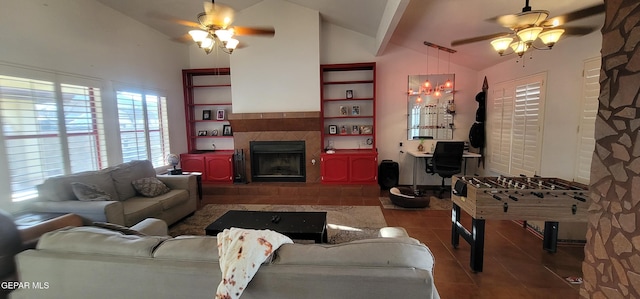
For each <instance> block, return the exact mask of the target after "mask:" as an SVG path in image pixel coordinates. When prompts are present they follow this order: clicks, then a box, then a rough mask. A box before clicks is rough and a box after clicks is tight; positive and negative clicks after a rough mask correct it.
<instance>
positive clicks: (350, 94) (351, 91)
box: [346, 89, 353, 99]
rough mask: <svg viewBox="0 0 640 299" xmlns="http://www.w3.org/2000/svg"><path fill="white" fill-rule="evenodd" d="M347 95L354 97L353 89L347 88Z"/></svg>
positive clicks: (349, 97) (350, 97)
mask: <svg viewBox="0 0 640 299" xmlns="http://www.w3.org/2000/svg"><path fill="white" fill-rule="evenodd" d="M346 97H347V99H353V90H351V89H347V92H346Z"/></svg>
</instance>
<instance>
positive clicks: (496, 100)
mask: <svg viewBox="0 0 640 299" xmlns="http://www.w3.org/2000/svg"><path fill="white" fill-rule="evenodd" d="M492 94H493V101H491V105H492V108H491V117H490V123H489V131H488V132H490V136H489V144H488V149H489V155H490V161H491V163H490V165H491V169H492V170H493V171H496V172H499V173H504V174H506V173H509V153H510V151H511V119H512V117H513V93H512V92H511V91H510V90H509V89H508V88H506V87H505V86H500V85H498V86H496V88H494V89H493V93H492Z"/></svg>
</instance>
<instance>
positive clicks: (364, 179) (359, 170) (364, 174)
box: [320, 152, 378, 184]
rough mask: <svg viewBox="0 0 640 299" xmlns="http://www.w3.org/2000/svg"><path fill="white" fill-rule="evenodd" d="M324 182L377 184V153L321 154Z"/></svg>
mask: <svg viewBox="0 0 640 299" xmlns="http://www.w3.org/2000/svg"><path fill="white" fill-rule="evenodd" d="M320 172H321V175H322V182H323V183H326V184H376V183H377V181H378V155H377V154H376V153H370V152H366V153H356V152H342V153H335V154H322V155H321V156H320Z"/></svg>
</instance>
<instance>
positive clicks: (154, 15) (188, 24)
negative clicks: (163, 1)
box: [147, 12, 201, 28]
mask: <svg viewBox="0 0 640 299" xmlns="http://www.w3.org/2000/svg"><path fill="white" fill-rule="evenodd" d="M147 15H148V16H150V17H152V18H155V19H159V20H162V21H169V22H172V23H176V24H180V25H182V26H186V27H192V28H200V27H201V26H200V24H198V23H196V22H192V21H187V20H183V19H178V18H176V17H174V16H171V15H168V14H164V13H159V12H150V13H148V14H147Z"/></svg>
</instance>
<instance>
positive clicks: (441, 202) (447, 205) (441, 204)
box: [378, 196, 453, 210]
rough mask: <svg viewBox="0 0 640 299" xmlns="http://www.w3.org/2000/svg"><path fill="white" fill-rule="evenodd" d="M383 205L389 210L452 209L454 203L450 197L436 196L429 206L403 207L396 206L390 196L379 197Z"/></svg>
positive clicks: (432, 197)
mask: <svg viewBox="0 0 640 299" xmlns="http://www.w3.org/2000/svg"><path fill="white" fill-rule="evenodd" d="M378 199H379V200H380V203H381V204H382V207H383V208H385V209H388V210H451V208H452V207H453V204H452V203H451V199H450V198H443V199H440V198H437V197H435V196H431V197H430V201H429V206H428V207H426V208H403V207H400V206H396V205H394V204H393V203H392V202H391V199H389V197H382V196H381V197H378Z"/></svg>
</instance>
